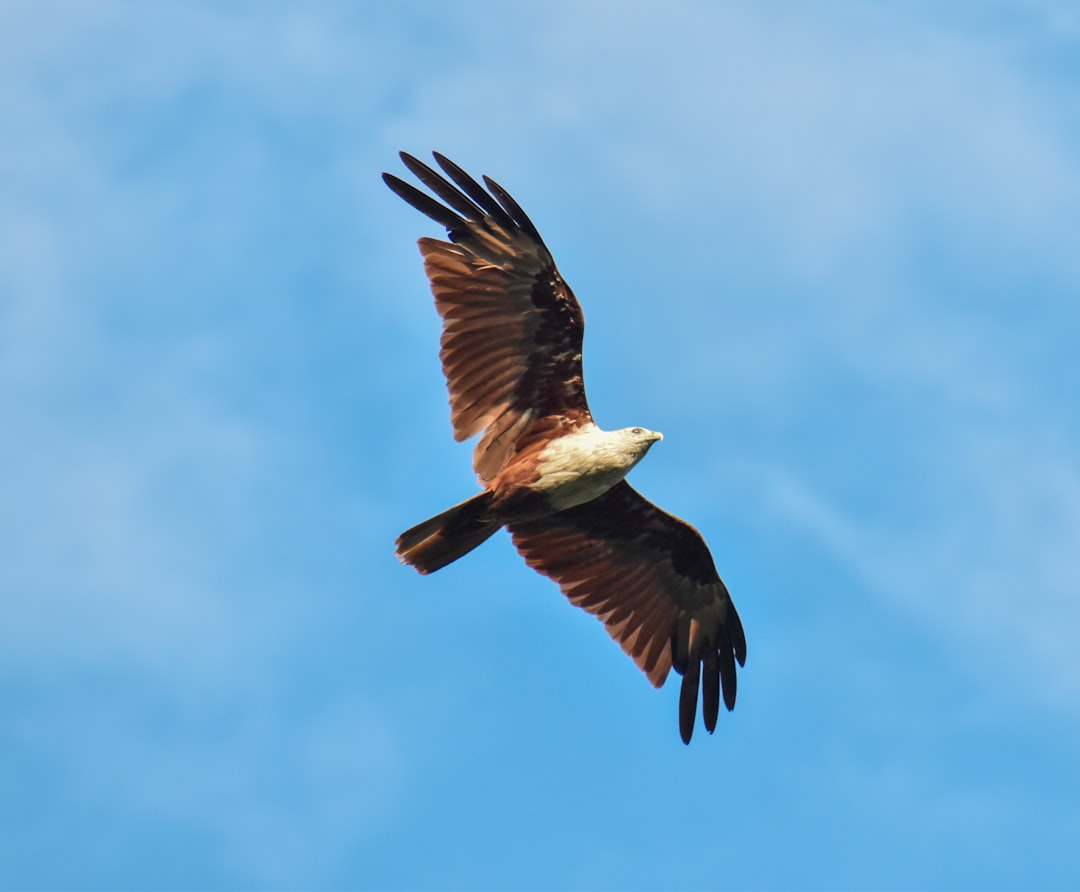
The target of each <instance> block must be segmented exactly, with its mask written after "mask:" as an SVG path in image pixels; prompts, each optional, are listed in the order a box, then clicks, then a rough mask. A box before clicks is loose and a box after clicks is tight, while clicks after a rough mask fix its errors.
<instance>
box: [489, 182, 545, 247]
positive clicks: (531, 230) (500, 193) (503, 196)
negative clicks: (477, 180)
mask: <svg viewBox="0 0 1080 892" xmlns="http://www.w3.org/2000/svg"><path fill="white" fill-rule="evenodd" d="M484 182H485V183H486V184H487V187H488V190H489V191H490V192H491V194H492V195H494V196H495V197H496V198H497V199H498V201H499V204H501V205H502V206H503V207H504V208H505V209H506V212H507V213H508V214H509V215H510V216H511V217H512V218H513V220H514V222H515V223H517V225H518V226H520V227H521V228H522V229H523V230H524V231H525V232H526V233H527V234H528V235H530V236H531V237H532V238H534V239H536V241H537V242H538V243H540V244H541V245H542V244H544V240H543V239H542V238H540V233H539V232H537V231H536V227H535V226H533V222H532V220H530V219H529V217H528V215H527V214H526V213H525V211H523V210H522V209H521V205H520V204H518V203H517V202H516V201H514V199H513V197H512V196H511V195H510V193H509V192H507V191H506V190H505V189H504V188H503V187H502V186H500V185H499V184H498V183H496V182H495V181H494V180H493V179H492V178H491V177H489V176H486V175H485V176H484Z"/></svg>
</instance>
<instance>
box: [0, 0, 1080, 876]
mask: <svg viewBox="0 0 1080 892" xmlns="http://www.w3.org/2000/svg"><path fill="white" fill-rule="evenodd" d="M1078 52H1080V14H1078V13H1077V11H1076V7H1075V5H1074V4H1071V3H1068V2H1061V3H1053V2H1019V0H1017V2H957V3H951V4H933V3H918V2H915V3H899V2H897V3H881V4H872V5H871V4H854V3H815V4H798V3H783V2H778V3H768V4H757V3H753V4H752V3H749V2H747V3H722V4H716V3H706V2H701V3H694V2H684V3H671V2H666V3H664V4H646V3H642V4H635V5H630V4H620V5H618V6H616V5H614V4H599V3H592V4H590V3H581V2H573V3H549V4H543V5H540V6H537V5H532V6H526V5H524V4H521V5H512V4H498V3H468V2H466V3H461V4H454V5H447V4H436V3H400V4H385V5H377V4H348V3H319V2H315V3H304V4H244V3H197V2H184V3H166V2H162V3H153V4H141V3H110V2H86V3H78V4H76V3H52V2H10V3H5V4H4V5H3V6H0V71H2V79H0V83H3V84H4V87H3V88H2V90H0V127H2V130H3V133H4V136H3V138H2V144H3V145H2V148H0V194H2V195H3V196H4V198H3V201H2V202H0V417H2V418H3V423H2V426H0V468H2V469H3V471H2V473H3V481H4V482H3V493H4V495H3V498H2V499H0V542H2V543H3V544H2V545H0V549H2V559H0V693H2V702H3V709H2V710H0V766H2V767H0V885H2V886H3V887H5V888H29V889H35V888H39V889H40V888H59V887H66V888H80V889H82V888H85V889H104V888H140V889H165V888H169V889H171V888H178V887H188V888H205V889H234V888H267V889H276V888H295V887H319V888H326V889H337V888H372V889H374V888H388V889H390V888H402V889H405V888H409V889H422V888H448V889H456V888H460V889H474V888H611V889H625V888H635V889H643V888H671V887H675V888H687V889H690V888H732V887H735V888H761V889H780V888H815V889H835V888H958V889H959V888H971V889H974V888H979V889H989V888H1002V889H1006V888H1015V889H1028V888H1066V887H1071V888H1075V887H1077V886H1080V860H1078V859H1077V856H1076V850H1075V848H1076V840H1077V838H1080V796H1078V795H1077V791H1078V790H1080V762H1078V760H1077V757H1076V754H1077V752H1078V751H1080V648H1078V647H1077V645H1076V639H1077V636H1078V634H1080V562H1078V560H1077V555H1078V553H1080V462H1078V456H1080V409H1078V400H1077V396H1076V395H1077V393H1080V360H1078V359H1077V357H1076V344H1077V341H1078V338H1080V302H1078V300H1077V293H1078V289H1080V251H1078V250H1077V245H1078V244H1080V67H1078V66H1077V61H1076V60H1077V58H1078ZM433 148H436V149H439V150H440V151H442V152H444V153H446V154H447V155H449V156H450V157H451V158H454V159H455V160H457V161H458V162H459V163H460V164H462V165H463V166H464V167H465V168H466V169H468V170H470V171H473V172H475V173H480V172H484V173H488V174H490V175H492V176H494V177H495V178H496V179H497V180H499V181H500V182H501V183H502V184H503V185H504V186H506V187H507V188H508V189H509V190H510V191H511V193H512V194H513V195H514V196H515V197H516V198H517V199H518V200H519V201H520V202H521V204H522V205H523V206H524V207H525V208H526V210H527V211H528V212H529V214H530V215H531V216H532V217H533V219H534V221H535V222H536V223H537V225H538V227H539V228H540V231H541V233H542V234H543V235H544V237H545V239H546V241H547V243H548V245H549V246H550V247H551V249H552V250H553V252H554V253H555V256H556V258H557V260H558V262H559V264H560V268H561V270H562V272H563V274H564V275H565V276H566V278H567V279H568V280H569V282H570V283H571V284H572V286H573V287H574V289H575V290H576V292H577V294H578V296H579V298H580V299H581V300H582V303H583V305H584V308H585V313H586V317H587V320H588V329H587V336H586V343H585V351H586V352H585V371H586V378H587V382H588V387H589V393H590V401H591V403H592V406H593V410H594V413H595V414H596V416H597V420H598V421H599V423H600V424H601V425H602V426H605V427H621V426H625V425H632V424H641V425H645V426H648V427H650V428H654V429H657V430H662V431H663V432H664V434H665V440H664V442H663V443H662V444H660V445H659V446H658V447H657V448H656V449H654V450H653V451H652V452H651V453H650V455H649V456H648V459H647V460H646V461H645V462H644V463H643V464H642V465H641V466H639V467H638V468H637V469H636V470H635V471H634V473H633V475H632V479H633V482H634V484H635V485H636V486H637V487H638V488H639V489H641V490H642V491H643V492H644V493H646V494H647V495H648V496H649V497H651V498H653V499H654V500H655V501H657V502H658V503H659V504H661V505H662V506H663V507H665V508H667V509H668V510H671V511H673V512H675V513H677V514H679V515H681V516H683V517H685V518H687V519H689V520H690V521H691V522H693V523H694V524H695V525H696V526H698V527H699V528H700V529H701V530H702V532H703V533H704V534H705V536H706V538H707V540H708V541H709V543H710V545H711V547H712V549H713V552H714V555H715V557H716V560H717V564H718V566H719V567H720V569H721V572H722V573H723V575H724V577H725V579H726V580H727V582H728V585H729V587H730V589H731V590H732V592H733V595H734V598H735V601H736V603H737V605H738V607H739V610H740V613H741V615H742V617H743V621H744V624H745V626H746V630H747V637H748V641H749V657H748V661H747V666H746V669H745V671H744V672H743V673H742V675H741V678H740V682H739V703H738V706H737V708H736V710H735V712H734V713H732V714H730V715H725V716H722V717H721V721H720V724H719V727H718V728H717V732H716V734H715V735H714V736H713V737H711V738H710V737H708V736H707V735H705V734H703V733H701V731H700V728H699V735H698V737H697V738H696V739H695V740H694V742H693V745H692V746H691V747H689V748H684V747H683V746H682V744H681V743H680V742H679V738H678V731H677V723H676V700H677V688H676V686H674V685H670V684H669V686H668V687H667V688H665V689H662V690H661V691H659V692H657V691H654V690H652V688H651V687H650V686H649V684H648V683H647V681H646V680H645V679H644V677H643V676H642V675H641V674H640V673H639V672H638V671H637V670H636V669H635V667H634V666H633V664H632V663H631V662H630V661H629V660H627V659H626V658H625V657H624V656H623V655H622V654H621V652H620V651H619V649H618V648H617V647H616V646H615V645H614V644H612V643H611V642H610V641H609V640H608V638H607V636H606V634H605V633H604V631H603V629H602V627H601V626H600V625H599V624H598V623H597V622H596V621H595V620H593V619H591V618H590V617H588V616H586V615H585V614H583V613H581V612H579V611H576V610H575V609H573V608H572V607H570V606H569V605H568V604H567V603H566V602H565V601H564V599H563V598H562V597H561V596H560V595H559V593H558V591H557V590H556V588H555V587H554V586H553V585H552V584H551V583H549V582H547V581H546V580H544V579H542V578H541V577H539V576H537V575H536V574H533V573H531V572H530V571H528V570H526V569H525V568H524V566H523V565H522V562H521V561H520V559H519V558H518V557H517V555H516V554H515V553H514V551H513V549H512V548H511V547H510V545H509V542H508V540H507V538H506V537H505V535H502V534H500V536H498V537H496V539H494V540H492V541H491V542H490V543H488V544H487V545H485V546H484V548H482V549H481V550H479V551H477V552H476V553H474V554H473V555H470V556H469V557H467V558H466V559H464V560H462V561H461V562H460V563H459V564H456V565H454V566H452V567H450V568H448V569H446V570H444V571H442V572H440V573H438V574H437V575H435V576H432V577H429V578H421V577H419V576H418V575H416V574H414V573H413V572H412V571H411V570H409V569H407V568H404V567H401V566H399V565H398V564H397V562H396V561H395V559H394V557H393V554H392V551H393V540H394V538H395V536H396V535H397V534H398V533H399V532H400V531H401V530H402V529H404V528H405V527H407V526H410V525H411V524H413V523H415V522H417V521H419V520H421V519H423V518H425V517H427V516H429V515H430V514H433V513H435V512H436V511H439V510H441V509H443V508H445V507H447V506H449V505H450V504H452V503H454V502H456V501H458V500H460V499H462V498H464V497H466V496H467V495H469V494H471V493H472V492H473V491H474V481H473V478H472V475H471V472H470V455H469V452H470V450H469V448H467V447H466V446H462V445H459V444H455V443H453V441H452V439H451V437H450V426H449V419H448V412H447V407H446V397H445V391H444V387H443V382H442V379H441V376H440V373H439V365H438V358H437V338H438V330H439V327H438V320H437V318H436V316H435V312H434V309H433V307H432V305H431V300H430V297H429V295H428V293H427V289H426V284H425V281H424V278H423V274H422V270H421V266H420V262H419V256H418V254H417V251H416V248H415V240H416V238H417V237H419V236H420V235H425V234H426V235H436V234H438V232H437V229H436V227H434V225H433V224H431V223H430V222H428V221H426V220H425V219H424V218H422V217H421V216H420V215H419V214H417V213H416V212H414V211H412V210H411V209H410V208H408V207H407V206H405V205H404V204H403V203H402V202H400V201H399V200H398V199H397V198H396V197H395V196H393V195H392V194H391V193H390V192H389V191H388V190H387V189H385V187H384V186H383V185H382V183H381V181H380V179H379V174H380V172H381V171H383V170H387V169H389V170H394V171H398V172H400V165H399V164H398V162H397V159H396V152H397V150H399V149H407V150H409V151H412V152H414V153H417V154H419V153H424V152H427V151H428V150H429V149H433Z"/></svg>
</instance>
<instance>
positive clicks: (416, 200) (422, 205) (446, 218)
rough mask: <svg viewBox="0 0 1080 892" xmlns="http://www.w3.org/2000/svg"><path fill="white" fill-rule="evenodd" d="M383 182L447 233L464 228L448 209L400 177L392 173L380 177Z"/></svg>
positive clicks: (459, 218)
mask: <svg viewBox="0 0 1080 892" xmlns="http://www.w3.org/2000/svg"><path fill="white" fill-rule="evenodd" d="M382 178H383V182H384V183H386V185H387V186H389V187H390V188H391V189H392V190H393V191H394V193H395V194H396V195H397V196H398V197H399V198H401V199H402V200H403V201H406V202H408V203H409V204H411V205H412V206H413V207H414V208H416V209H417V210H418V211H419V212H420V213H421V214H424V215H425V216H427V217H430V218H431V219H432V220H434V221H435V222H436V223H439V224H440V225H442V226H444V227H446V229H447V231H448V232H453V231H454V230H460V229H462V228H464V226H465V221H464V220H463V219H461V217H459V216H458V215H457V214H455V213H454V212H453V211H452V210H450V208H448V207H444V206H443V205H441V204H439V202H437V201H436V200H435V199H434V198H432V197H431V196H430V195H426V194H424V193H423V192H421V191H420V190H419V189H417V188H416V187H415V186H413V185H412V184H410V183H406V182H405V181H404V180H403V179H401V178H400V177H396V176H394V175H393V174H392V173H384V174H383V175H382Z"/></svg>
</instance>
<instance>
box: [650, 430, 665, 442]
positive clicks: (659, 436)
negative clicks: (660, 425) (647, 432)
mask: <svg viewBox="0 0 1080 892" xmlns="http://www.w3.org/2000/svg"><path fill="white" fill-rule="evenodd" d="M652 438H653V442H654V443H655V442H656V441H657V440H662V439H664V435H663V434H662V433H660V431H653V432H652Z"/></svg>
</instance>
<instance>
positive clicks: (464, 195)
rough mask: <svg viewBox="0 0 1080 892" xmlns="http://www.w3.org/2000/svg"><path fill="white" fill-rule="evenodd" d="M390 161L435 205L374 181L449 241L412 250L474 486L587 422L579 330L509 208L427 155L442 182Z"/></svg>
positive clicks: (577, 314)
mask: <svg viewBox="0 0 1080 892" xmlns="http://www.w3.org/2000/svg"><path fill="white" fill-rule="evenodd" d="M401 160H402V161H404V162H405V166H406V167H407V168H408V169H409V170H410V171H412V173H413V174H415V175H416V177H417V178H418V179H419V180H420V182H422V183H423V184H424V185H425V186H427V187H428V188H429V189H430V190H431V191H432V192H434V193H435V194H436V195H437V196H438V197H439V198H441V199H442V200H443V202H445V204H440V203H439V202H438V201H435V200H434V199H433V198H431V196H429V195H427V194H425V193H423V192H421V191H420V190H419V189H417V188H415V187H414V186H411V185H409V184H408V183H406V182H404V181H403V180H401V179H399V178H398V177H396V176H394V175H393V174H389V173H384V174H383V180H384V181H385V182H386V184H387V185H388V186H389V187H390V188H391V189H393V190H394V192H396V193H397V194H398V195H399V196H401V197H402V198H403V199H405V201H407V202H408V203H409V204H411V205H412V206H413V207H414V208H416V209H417V210H418V211H420V212H422V213H424V214H426V215H427V216H429V217H430V218H431V219H432V220H434V221H435V222H436V223H441V224H442V225H443V226H445V227H446V229H447V231H448V233H449V235H450V241H449V242H443V241H438V240H436V239H431V238H422V239H420V242H419V244H420V252H421V253H422V254H423V256H424V269H425V270H426V272H427V275H428V279H429V280H430V281H431V291H432V294H434V295H435V306H436V308H437V309H438V311H439V315H440V316H441V317H442V319H443V334H442V351H441V353H440V355H441V357H442V365H443V373H444V374H445V375H446V384H447V388H448V389H449V391H450V419H451V422H452V423H453V426H454V438H455V439H457V440H459V441H460V440H467V439H468V438H469V437H472V436H475V435H476V434H479V433H481V432H483V436H482V437H481V438H480V441H479V443H478V444H477V446H476V450H475V452H474V453H473V469H474V470H475V471H476V473H477V474H478V475H479V477H480V479H481V481H482V482H483V483H484V484H485V485H486V484H487V483H489V482H490V481H491V480H492V479H493V478H494V477H495V475H496V474H497V473H498V472H499V470H500V469H501V468H502V466H503V465H504V464H505V463H506V461H507V460H508V459H509V458H510V457H511V456H512V455H513V454H514V453H515V451H517V448H518V447H519V445H522V444H523V442H524V441H525V440H528V439H531V438H530V431H534V432H535V433H536V434H537V435H541V434H542V435H547V436H550V434H551V433H552V432H553V431H560V430H561V431H564V432H565V431H569V430H572V429H574V428H576V427H579V426H580V425H582V424H585V423H586V422H589V421H591V420H592V416H591V415H590V413H589V406H588V403H587V402H586V400H585V385H584V382H583V380H582V373H581V343H582V335H583V334H584V331H585V318H584V316H583V315H582V312H581V306H580V305H579V304H578V302H577V298H575V297H574V293H573V292H572V291H571V290H570V287H569V286H568V285H567V284H566V283H565V282H564V281H563V279H562V276H560V275H559V271H558V270H557V269H556V268H555V261H554V260H552V258H551V254H550V252H549V251H548V249H547V248H546V247H545V245H544V242H543V241H542V240H541V238H540V234H539V233H538V232H537V231H536V227H535V226H533V224H532V222H531V221H530V220H529V218H528V217H527V216H525V212H524V211H522V210H521V208H520V207H519V206H518V203H517V202H516V201H514V199H513V198H511V197H510V195H509V194H508V193H507V192H506V190H505V189H503V188H502V187H501V186H500V185H499V184H498V183H496V182H495V181H494V180H491V179H489V178H488V177H484V183H485V184H486V185H487V189H484V188H483V187H482V186H481V185H480V184H479V183H477V182H476V180H474V179H473V178H472V177H470V176H469V175H468V174H467V173H465V172H464V171H463V170H462V169H461V168H460V167H458V166H457V165H456V164H454V163H453V162H452V161H450V160H449V159H447V158H445V157H443V156H442V155H440V154H439V153H437V152H436V153H435V160H436V161H437V162H438V164H439V167H441V168H442V170H443V172H444V173H445V174H446V176H447V177H449V180H448V179H446V177H443V176H442V175H440V174H439V173H437V172H436V171H435V170H433V169H432V168H430V167H428V166H427V165H426V164H424V163H423V162H421V161H419V160H417V159H416V158H414V157H412V156H411V155H408V154H406V153H405V152H402V153H401Z"/></svg>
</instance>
